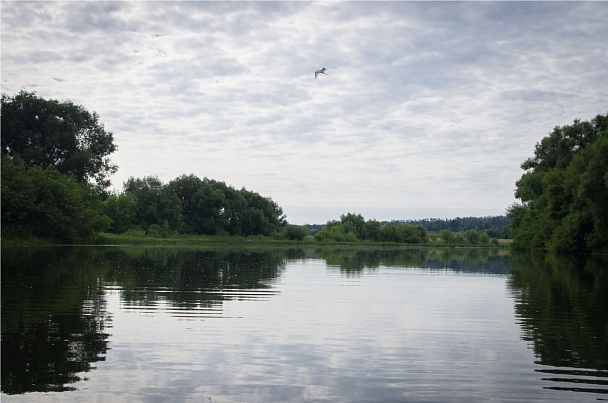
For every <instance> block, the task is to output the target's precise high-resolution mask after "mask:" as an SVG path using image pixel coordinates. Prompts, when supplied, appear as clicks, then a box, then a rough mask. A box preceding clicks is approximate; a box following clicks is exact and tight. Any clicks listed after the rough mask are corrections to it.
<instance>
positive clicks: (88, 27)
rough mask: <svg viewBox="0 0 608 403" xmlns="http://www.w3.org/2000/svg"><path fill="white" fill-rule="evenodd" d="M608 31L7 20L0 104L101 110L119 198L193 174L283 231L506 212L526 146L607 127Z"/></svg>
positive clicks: (489, 18) (274, 13)
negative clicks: (353, 219) (600, 124)
mask: <svg viewBox="0 0 608 403" xmlns="http://www.w3.org/2000/svg"><path fill="white" fill-rule="evenodd" d="M606 17H608V4H606V3H601V2H590V3H559V2H557V3H553V2H552V3H544V2H539V3H529V2H525V3H524V2H522V3H518V2H515V3H510V2H509V3H502V2H498V3H494V2H489V3H469V2H463V3H456V2H449V3H433V2H431V3H418V2H386V3H383V2H313V3H308V2H276V3H275V2H271V3H269V2H253V3H240V2H153V3H148V2H34V3H24V2H3V3H2V92H3V93H6V94H9V95H12V94H14V93H16V92H18V91H19V90H20V89H26V90H36V91H37V92H38V94H39V95H41V96H43V97H45V98H55V99H61V100H62V99H69V100H71V101H73V102H74V103H77V104H81V105H83V106H84V107H85V108H87V109H88V110H91V111H96V112H98V113H99V114H100V116H101V120H102V121H103V122H104V124H105V127H106V129H107V130H110V131H112V132H113V133H114V135H115V143H116V144H117V145H118V147H119V151H118V152H117V153H115V155H114V156H113V160H114V162H116V163H117V164H118V165H119V167H120V169H119V172H118V173H117V174H116V175H115V176H114V179H113V182H114V184H115V186H117V187H118V188H120V185H121V183H122V182H123V181H125V180H126V179H127V178H128V177H129V176H135V177H142V176H146V175H158V176H159V177H160V178H161V179H162V180H163V181H165V182H168V181H170V180H172V179H174V178H175V177H177V176H179V175H181V174H190V173H193V174H195V175H197V176H199V177H205V176H206V177H209V178H213V179H217V180H221V181H225V182H226V183H227V184H229V185H232V186H235V187H242V186H244V187H246V188H248V189H250V190H253V191H256V192H258V193H260V194H262V195H264V196H268V197H272V198H273V199H274V200H275V201H277V202H278V203H279V205H281V206H283V207H284V209H285V212H286V213H287V215H288V220H290V221H291V222H295V223H305V222H320V223H321V222H325V221H327V220H328V219H332V218H338V216H339V214H340V213H346V212H348V211H354V212H355V211H356V212H361V213H362V214H363V212H364V211H367V212H369V213H368V214H369V216H368V215H366V214H363V215H364V216H365V217H366V218H377V219H391V218H408V217H414V216H418V217H419V216H420V214H423V215H424V216H438V217H449V216H453V215H454V214H459V215H462V214H460V213H458V212H465V211H467V212H470V213H469V214H470V215H483V214H487V212H488V211H493V212H495V214H501V213H502V212H503V211H504V208H505V207H507V206H508V205H509V204H510V203H511V202H512V201H513V188H514V183H515V181H516V180H517V179H518V178H519V176H520V175H521V170H520V169H519V165H520V164H521V162H523V160H525V159H526V158H527V157H529V156H531V155H532V153H533V146H534V144H535V143H536V142H538V141H539V140H540V139H541V138H542V137H544V136H545V135H546V134H547V133H548V132H550V131H551V129H552V128H553V127H554V126H556V125H563V124H569V123H571V122H572V120H573V119H575V118H581V119H589V118H591V117H593V116H594V115H595V114H597V113H603V112H605V109H606V104H605V94H606V93H608V91H607V90H608V88H607V87H608V81H607V80H606V73H605V72H606V71H608V57H607V56H608V45H606V43H605V38H606V37H608V28H606V26H605V25H606V24H605V21H606ZM320 67H327V68H328V69H329V75H328V76H321V77H319V78H318V79H316V80H315V79H314V71H315V70H316V69H318V68H320ZM336 211H339V213H336ZM424 211H426V212H427V213H428V214H424ZM476 211H477V212H478V213H475V212H476ZM455 212H456V213H455ZM394 214H398V216H396V215H394Z"/></svg>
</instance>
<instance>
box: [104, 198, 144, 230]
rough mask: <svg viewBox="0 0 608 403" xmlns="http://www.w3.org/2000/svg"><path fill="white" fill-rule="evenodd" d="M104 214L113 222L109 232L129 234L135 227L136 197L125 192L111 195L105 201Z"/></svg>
mask: <svg viewBox="0 0 608 403" xmlns="http://www.w3.org/2000/svg"><path fill="white" fill-rule="evenodd" d="M104 212H105V214H106V215H107V216H108V217H109V218H110V219H111V220H112V223H111V224H110V228H109V229H108V231H109V232H112V233H115V234H122V233H124V232H127V231H128V230H129V229H131V227H133V226H134V225H135V214H136V206H135V196H134V195H133V194H131V193H124V192H123V193H111V194H109V195H108V197H107V198H106V200H105V201H104Z"/></svg>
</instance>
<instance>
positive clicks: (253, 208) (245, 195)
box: [105, 175, 286, 236]
mask: <svg viewBox="0 0 608 403" xmlns="http://www.w3.org/2000/svg"><path fill="white" fill-rule="evenodd" d="M105 206H106V210H105V212H106V214H107V215H108V216H109V217H110V218H111V219H112V223H113V224H112V226H111V228H110V231H112V232H116V233H121V232H125V231H126V230H128V229H135V228H139V229H141V230H144V231H148V232H149V231H150V228H153V230H154V229H156V228H160V229H163V230H167V231H169V232H178V233H184V234H199V235H245V236H247V235H271V234H273V233H275V232H277V231H279V230H281V229H282V228H283V227H284V226H285V224H286V218H285V215H284V214H283V210H282V209H281V207H279V206H278V205H277V204H276V203H275V202H274V201H273V200H272V199H270V198H267V197H263V196H261V195H259V194H258V193H255V192H252V191H250V190H247V189H245V188H242V189H240V190H237V189H235V188H233V187H231V186H228V185H226V184H225V183H224V182H219V181H216V180H213V179H208V178H203V179H200V178H198V177H196V176H195V175H182V176H180V177H178V178H176V179H174V180H172V181H170V182H169V183H167V184H163V183H162V182H161V181H160V179H158V178H157V177H155V176H147V177H144V178H142V179H139V178H129V179H128V180H127V181H126V182H125V184H124V188H123V192H122V193H114V194H111V195H110V196H109V197H108V200H107V201H106V203H105Z"/></svg>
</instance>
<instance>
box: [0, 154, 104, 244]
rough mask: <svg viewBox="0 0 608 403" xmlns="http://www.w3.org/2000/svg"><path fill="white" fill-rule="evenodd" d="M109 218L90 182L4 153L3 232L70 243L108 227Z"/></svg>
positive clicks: (4, 233)
mask: <svg viewBox="0 0 608 403" xmlns="http://www.w3.org/2000/svg"><path fill="white" fill-rule="evenodd" d="M109 221H110V220H109V218H108V217H107V216H105V215H103V214H102V201H101V199H100V197H99V194H98V192H96V190H95V189H94V188H93V187H92V186H91V185H89V184H87V183H81V182H78V181H76V179H75V178H73V177H71V176H67V175H63V174H61V173H59V171H57V170H56V169H55V168H53V167H51V166H47V167H46V168H42V167H41V166H39V165H35V166H32V167H28V166H27V165H26V164H25V162H24V161H23V160H21V159H18V158H14V159H10V158H8V157H5V156H2V234H3V235H12V236H17V237H31V236H34V237H43V238H45V237H51V238H53V239H56V240H59V241H62V242H69V241H74V240H76V239H81V238H84V237H87V236H89V235H91V234H93V233H95V232H98V231H102V230H104V229H105V228H106V227H107V226H108V224H109Z"/></svg>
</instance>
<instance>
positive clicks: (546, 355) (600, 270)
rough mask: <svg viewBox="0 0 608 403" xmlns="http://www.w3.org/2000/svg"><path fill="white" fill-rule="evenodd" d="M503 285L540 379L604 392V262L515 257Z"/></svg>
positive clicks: (607, 366)
mask: <svg viewBox="0 0 608 403" xmlns="http://www.w3.org/2000/svg"><path fill="white" fill-rule="evenodd" d="M508 284H509V287H510V289H511V290H512V292H513V294H514V296H515V310H516V313H517V316H518V319H519V323H520V325H521V327H522V338H523V339H524V340H527V341H529V342H530V343H531V344H532V346H533V348H534V353H535V356H536V357H537V359H538V361H537V363H538V364H540V365H544V366H547V368H542V369H540V370H538V372H540V373H543V374H546V376H547V377H546V378H545V380H547V381H552V382H567V383H571V384H572V387H571V388H565V389H569V390H575V391H582V392H594V393H608V390H607V389H605V388H600V387H598V386H600V385H603V386H604V387H605V386H606V385H608V259H607V258H606V257H601V256H564V255H534V254H519V253H517V254H514V256H513V263H512V269H511V277H510V279H509V282H508ZM547 388H556V387H554V386H547ZM559 389H564V388H563V387H560V388H559Z"/></svg>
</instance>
